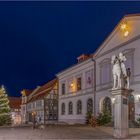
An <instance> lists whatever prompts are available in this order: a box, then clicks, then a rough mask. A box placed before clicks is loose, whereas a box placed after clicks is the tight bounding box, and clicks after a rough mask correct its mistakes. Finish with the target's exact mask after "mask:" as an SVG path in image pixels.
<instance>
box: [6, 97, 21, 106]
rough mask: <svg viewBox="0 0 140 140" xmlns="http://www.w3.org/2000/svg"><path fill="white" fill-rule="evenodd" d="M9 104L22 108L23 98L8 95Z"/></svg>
mask: <svg viewBox="0 0 140 140" xmlns="http://www.w3.org/2000/svg"><path fill="white" fill-rule="evenodd" d="M8 99H9V106H10V108H12V109H20V105H21V98H20V97H8Z"/></svg>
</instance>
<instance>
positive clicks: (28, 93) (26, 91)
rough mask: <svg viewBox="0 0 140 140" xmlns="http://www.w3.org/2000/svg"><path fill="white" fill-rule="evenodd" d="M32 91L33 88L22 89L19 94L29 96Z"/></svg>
mask: <svg viewBox="0 0 140 140" xmlns="http://www.w3.org/2000/svg"><path fill="white" fill-rule="evenodd" d="M32 92H33V90H29V89H23V90H22V91H21V94H25V95H26V96H29V95H30V94H31V93H32Z"/></svg>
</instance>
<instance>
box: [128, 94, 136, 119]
mask: <svg viewBox="0 0 140 140" xmlns="http://www.w3.org/2000/svg"><path fill="white" fill-rule="evenodd" d="M128 113H129V120H130V121H134V120H135V103H134V96H133V95H132V94H131V95H129V96H128Z"/></svg>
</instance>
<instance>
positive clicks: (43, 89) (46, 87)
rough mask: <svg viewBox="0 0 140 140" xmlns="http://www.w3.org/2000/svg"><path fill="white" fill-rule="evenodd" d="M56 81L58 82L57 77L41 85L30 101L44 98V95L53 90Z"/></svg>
mask: <svg viewBox="0 0 140 140" xmlns="http://www.w3.org/2000/svg"><path fill="white" fill-rule="evenodd" d="M56 82H57V78H55V79H53V80H51V81H49V82H47V83H46V84H44V85H43V86H40V88H39V89H38V90H37V91H36V92H35V93H34V94H33V97H32V98H31V99H29V100H28V102H33V101H35V100H39V99H43V98H44V96H46V95H47V94H48V93H49V92H50V91H51V90H52V88H53V87H54V86H55V84H56Z"/></svg>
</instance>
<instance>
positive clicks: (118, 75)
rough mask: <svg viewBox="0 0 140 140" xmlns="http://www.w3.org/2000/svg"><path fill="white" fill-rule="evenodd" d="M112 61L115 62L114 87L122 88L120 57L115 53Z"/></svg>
mask: <svg viewBox="0 0 140 140" xmlns="http://www.w3.org/2000/svg"><path fill="white" fill-rule="evenodd" d="M111 63H112V64H113V69H112V73H113V88H112V89H118V88H121V67H120V61H119V58H118V57H117V56H115V55H113V56H112V60H111Z"/></svg>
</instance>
